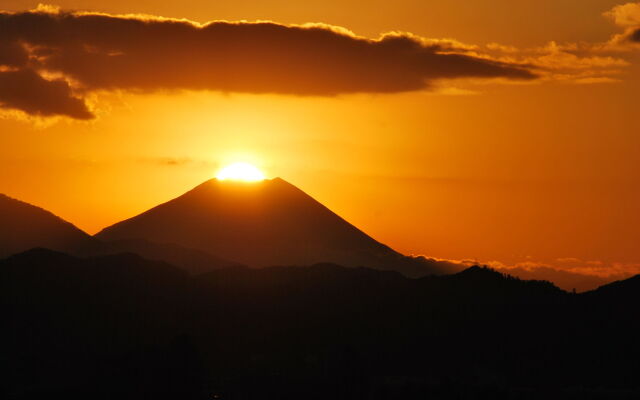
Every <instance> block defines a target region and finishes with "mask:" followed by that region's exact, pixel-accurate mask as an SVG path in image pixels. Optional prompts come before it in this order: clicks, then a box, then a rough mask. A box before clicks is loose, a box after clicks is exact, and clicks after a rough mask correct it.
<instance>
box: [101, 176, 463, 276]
mask: <svg viewBox="0 0 640 400" xmlns="http://www.w3.org/2000/svg"><path fill="white" fill-rule="evenodd" d="M96 237H97V238H99V239H101V240H103V241H114V240H131V239H136V240H139V239H142V240H148V241H152V242H157V243H174V244H177V245H180V246H183V247H186V248H192V249H198V250H201V251H205V252H207V253H210V254H215V255H216V256H218V257H222V258H224V259H229V260H234V261H237V262H240V263H242V264H246V265H249V266H252V267H266V266H273V265H311V264H315V263H319V262H329V263H336V264H340V265H344V266H349V267H357V266H366V267H370V268H375V269H382V270H394V271H399V272H402V273H403V274H405V275H407V276H413V277H416V276H424V275H428V274H442V273H448V272H452V271H454V270H455V268H458V267H457V266H455V265H453V264H450V263H446V262H440V261H435V260H430V259H425V258H413V257H406V256H403V255H402V254H400V253H398V252H396V251H394V250H393V249H391V248H389V247H388V246H386V245H384V244H382V243H380V242H378V241H376V240H374V239H373V238H371V237H369V236H368V235H366V234H365V233H364V232H362V231H361V230H359V229H357V228H356V227H354V226H353V225H351V224H350V223H348V222H347V221H345V220H344V219H342V218H340V217H339V216H338V215H336V214H335V213H333V212H332V211H331V210H329V209H328V208H326V207H325V206H323V205H322V204H320V203H319V202H317V201H316V200H314V199H313V198H312V197H310V196H309V195H307V194H306V193H304V192H303V191H301V190H300V189H298V188H297V187H295V186H293V185H291V184H290V183H288V182H286V181H284V180H282V179H280V178H275V179H271V180H265V181H262V182H254V183H242V182H234V181H219V180H217V179H211V180H209V181H206V182H204V183H202V184H201V185H199V186H197V187H196V188H194V189H193V190H191V191H189V192H187V193H185V194H183V195H182V196H180V197H178V198H176V199H173V200H171V201H169V202H167V203H164V204H161V205H159V206H157V207H154V208H152V209H150V210H148V211H146V212H144V213H142V214H140V215H137V216H135V217H133V218H131V219H128V220H125V221H122V222H119V223H117V224H115V225H113V226H110V227H108V228H106V229H104V230H102V231H101V232H100V233H98V234H97V235H96Z"/></svg>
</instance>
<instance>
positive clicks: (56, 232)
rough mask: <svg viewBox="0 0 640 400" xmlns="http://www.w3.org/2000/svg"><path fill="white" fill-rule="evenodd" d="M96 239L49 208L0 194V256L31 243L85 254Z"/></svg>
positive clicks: (29, 245) (12, 252)
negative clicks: (45, 208)
mask: <svg viewBox="0 0 640 400" xmlns="http://www.w3.org/2000/svg"><path fill="white" fill-rule="evenodd" d="M97 246H99V244H98V241H97V240H96V239H95V238H93V237H91V236H90V235H88V234H86V233H85V232H83V231H81V230H80V229H78V228H76V227H75V226H74V225H72V224H71V223H69V222H67V221H65V220H63V219H61V218H59V217H57V216H55V215H53V214H52V213H50V212H49V211H46V210H43V209H42V208H39V207H36V206H33V205H31V204H28V203H25V202H22V201H20V200H16V199H13V198H11V197H8V196H5V195H3V194H0V258H4V257H7V256H9V255H11V254H15V253H18V252H22V251H25V250H28V249H31V248H34V247H46V248H49V249H53V250H59V251H63V252H69V253H77V254H88V253H90V252H92V251H94V250H96V248H97Z"/></svg>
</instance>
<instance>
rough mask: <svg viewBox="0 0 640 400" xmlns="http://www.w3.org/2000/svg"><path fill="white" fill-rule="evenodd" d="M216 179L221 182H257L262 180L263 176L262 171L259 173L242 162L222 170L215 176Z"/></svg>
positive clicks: (253, 167) (251, 166)
mask: <svg viewBox="0 0 640 400" xmlns="http://www.w3.org/2000/svg"><path fill="white" fill-rule="evenodd" d="M216 178H218V179H219V180H221V181H224V180H233V181H244V182H257V181H262V180H264V179H265V176H264V174H263V173H262V171H260V170H259V169H258V168H256V167H255V166H253V165H251V164H248V163H244V162H238V163H233V164H231V165H227V166H226V167H224V168H222V169H221V170H220V171H219V172H218V174H217V175H216Z"/></svg>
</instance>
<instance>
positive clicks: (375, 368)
mask: <svg viewBox="0 0 640 400" xmlns="http://www.w3.org/2000/svg"><path fill="white" fill-rule="evenodd" d="M639 305H640V277H635V278H631V279H629V280H626V281H622V282H617V283H613V284H610V285H607V286H604V287H602V288H600V289H598V290H595V291H592V292H588V293H583V294H570V293H566V292H564V291H562V290H560V289H558V288H556V287H555V286H553V285H552V284H550V283H547V282H536V281H520V280H517V279H514V278H511V277H507V276H504V275H501V274H499V273H497V272H494V271H492V270H490V269H486V268H480V267H472V268H470V269H468V270H466V271H463V272H461V273H458V274H455V275H449V276H441V277H426V278H420V279H408V278H405V277H403V276H401V275H400V274H397V273H394V272H383V271H375V270H370V269H365V268H342V267H339V266H335V265H316V266H313V267H273V268H266V269H261V270H252V269H248V268H244V267H230V268H225V269H220V270H216V271H213V272H209V273H205V274H201V275H196V276H192V275H189V274H187V273H186V272H185V271H183V270H181V269H179V268H176V267H173V266H171V265H169V264H165V263H161V262H154V261H148V260H145V259H143V258H140V257H138V256H134V255H131V254H122V255H113V256H104V257H95V258H84V259H83V258H75V257H72V256H68V255H66V254H62V253H56V252H53V251H49V250H43V249H34V250H31V251H28V252H26V253H22V254H19V255H16V256H12V257H9V258H7V259H5V260H3V261H0V312H1V314H0V315H1V316H2V321H3V327H2V333H1V334H0V335H1V336H0V339H1V340H0V374H1V375H0V377H1V379H0V397H2V398H5V399H36V398H37V399H44V398H52V397H53V398H66V399H80V398H82V399H136V400H141V399H184V400H187V399H212V398H219V399H400V400H409V399H556V398H557V399H609V398H611V399H637V398H640V375H639V372H640V312H639V311H638V310H639V307H638V306H639Z"/></svg>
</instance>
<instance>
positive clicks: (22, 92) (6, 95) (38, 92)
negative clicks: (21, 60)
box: [0, 69, 93, 119]
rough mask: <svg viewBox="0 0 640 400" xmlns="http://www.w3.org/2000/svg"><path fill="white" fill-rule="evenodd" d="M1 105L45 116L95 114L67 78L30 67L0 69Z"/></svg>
mask: <svg viewBox="0 0 640 400" xmlns="http://www.w3.org/2000/svg"><path fill="white" fill-rule="evenodd" d="M0 107H3V108H8V109H15V110H20V111H24V112H26V113H27V114H31V115H36V116H42V117H49V116H54V115H64V116H67V117H71V118H75V119H91V118H93V114H92V113H91V111H89V109H88V108H87V106H86V104H85V103H84V101H83V100H82V99H79V98H77V97H74V96H73V95H72V94H71V89H70V88H69V84H68V83H67V82H66V81H64V80H46V79H44V78H42V77H41V76H40V75H38V74H37V73H36V72H34V71H32V70H30V69H20V70H15V71H14V70H8V71H2V72H0Z"/></svg>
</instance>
